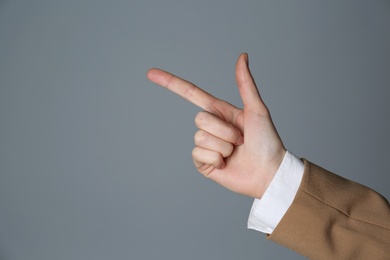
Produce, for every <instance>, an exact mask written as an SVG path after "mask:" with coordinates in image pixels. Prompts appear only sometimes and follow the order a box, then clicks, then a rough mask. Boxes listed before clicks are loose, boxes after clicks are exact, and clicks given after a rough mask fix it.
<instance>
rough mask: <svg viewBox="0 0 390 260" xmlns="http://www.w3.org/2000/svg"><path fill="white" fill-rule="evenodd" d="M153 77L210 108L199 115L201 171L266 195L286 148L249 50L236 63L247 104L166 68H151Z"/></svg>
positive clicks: (243, 189)
mask: <svg viewBox="0 0 390 260" xmlns="http://www.w3.org/2000/svg"><path fill="white" fill-rule="evenodd" d="M147 77H148V79H149V80H151V81H152V82H154V83H157V84H159V85H161V86H163V87H165V88H167V89H169V90H171V91H172V92H174V93H176V94H178V95H179V96H181V97H183V98H184V99H186V100H188V101H189V102H191V103H193V104H195V105H196V106H198V107H200V108H202V109H203V110H204V111H202V112H199V113H198V114H197V116H196V117H195V123H196V126H197V127H198V128H199V131H198V132H197V133H196V134H195V137H194V139H195V148H194V149H193V151H192V157H193V161H194V164H195V166H196V168H197V169H198V171H199V172H200V173H202V174H203V175H204V176H206V177H208V178H210V179H212V180H214V181H216V182H217V183H219V184H221V185H222V186H224V187H226V188H228V189H230V190H232V191H234V192H238V193H241V194H244V195H247V196H251V197H254V198H261V197H262V196H263V194H264V192H265V190H266V188H267V187H268V185H269V184H270V182H271V180H272V178H273V177H274V175H275V173H276V171H277V170H278V168H279V165H280V164H281V162H282V160H283V157H284V154H285V151H286V150H285V148H284V146H283V143H282V141H281V139H280V137H279V136H278V133H277V132H276V129H275V127H274V125H273V123H272V120H271V117H270V114H269V111H268V109H267V107H266V106H265V104H264V103H263V101H262V99H261V96H260V94H259V92H258V90H257V87H256V84H255V82H254V80H253V78H252V75H251V73H250V71H249V66H248V55H247V54H241V55H240V57H239V58H238V61H237V65H236V81H237V85H238V90H239V92H240V96H241V99H242V101H243V104H244V109H239V108H237V107H235V106H233V105H231V104H229V103H228V102H226V101H223V100H220V99H217V98H215V97H214V96H212V95H210V94H209V93H207V92H205V91H204V90H202V89H200V88H198V87H197V86H195V85H194V84H192V83H191V82H188V81H186V80H184V79H181V78H179V77H177V76H174V75H172V74H170V73H168V72H165V71H162V70H160V69H150V70H149V71H148V73H147Z"/></svg>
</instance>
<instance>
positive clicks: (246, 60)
mask: <svg viewBox="0 0 390 260" xmlns="http://www.w3.org/2000/svg"><path fill="white" fill-rule="evenodd" d="M245 62H246V65H249V55H248V53H245Z"/></svg>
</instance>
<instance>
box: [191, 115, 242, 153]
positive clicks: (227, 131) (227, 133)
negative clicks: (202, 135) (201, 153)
mask: <svg viewBox="0 0 390 260" xmlns="http://www.w3.org/2000/svg"><path fill="white" fill-rule="evenodd" d="M195 124H196V126H197V127H198V128H199V129H201V130H204V131H206V132H208V133H210V134H212V135H213V136H216V137H218V138H220V139H222V140H224V141H226V142H229V143H232V144H235V145H241V144H242V143H243V142H244V137H243V135H242V133H241V131H240V130H239V129H238V128H236V127H235V126H233V125H232V124H230V123H228V122H226V121H224V120H222V119H220V118H219V117H217V116H215V115H213V114H210V113H208V112H204V111H202V112H199V113H198V114H197V115H196V117H195Z"/></svg>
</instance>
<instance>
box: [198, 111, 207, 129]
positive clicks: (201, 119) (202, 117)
mask: <svg viewBox="0 0 390 260" xmlns="http://www.w3.org/2000/svg"><path fill="white" fill-rule="evenodd" d="M206 120H207V112H204V111H202V112H199V113H198V114H197V115H196V116H195V125H196V126H197V127H201V126H202V125H204V122H205V121H206Z"/></svg>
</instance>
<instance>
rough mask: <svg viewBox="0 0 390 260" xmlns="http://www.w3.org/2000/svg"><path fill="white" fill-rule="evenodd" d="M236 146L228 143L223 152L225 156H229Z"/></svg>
mask: <svg viewBox="0 0 390 260" xmlns="http://www.w3.org/2000/svg"><path fill="white" fill-rule="evenodd" d="M233 150H234V147H233V145H232V144H228V145H227V146H226V148H225V149H224V150H223V152H222V156H223V157H224V158H226V157H229V156H230V155H231V154H232V153H233Z"/></svg>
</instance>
